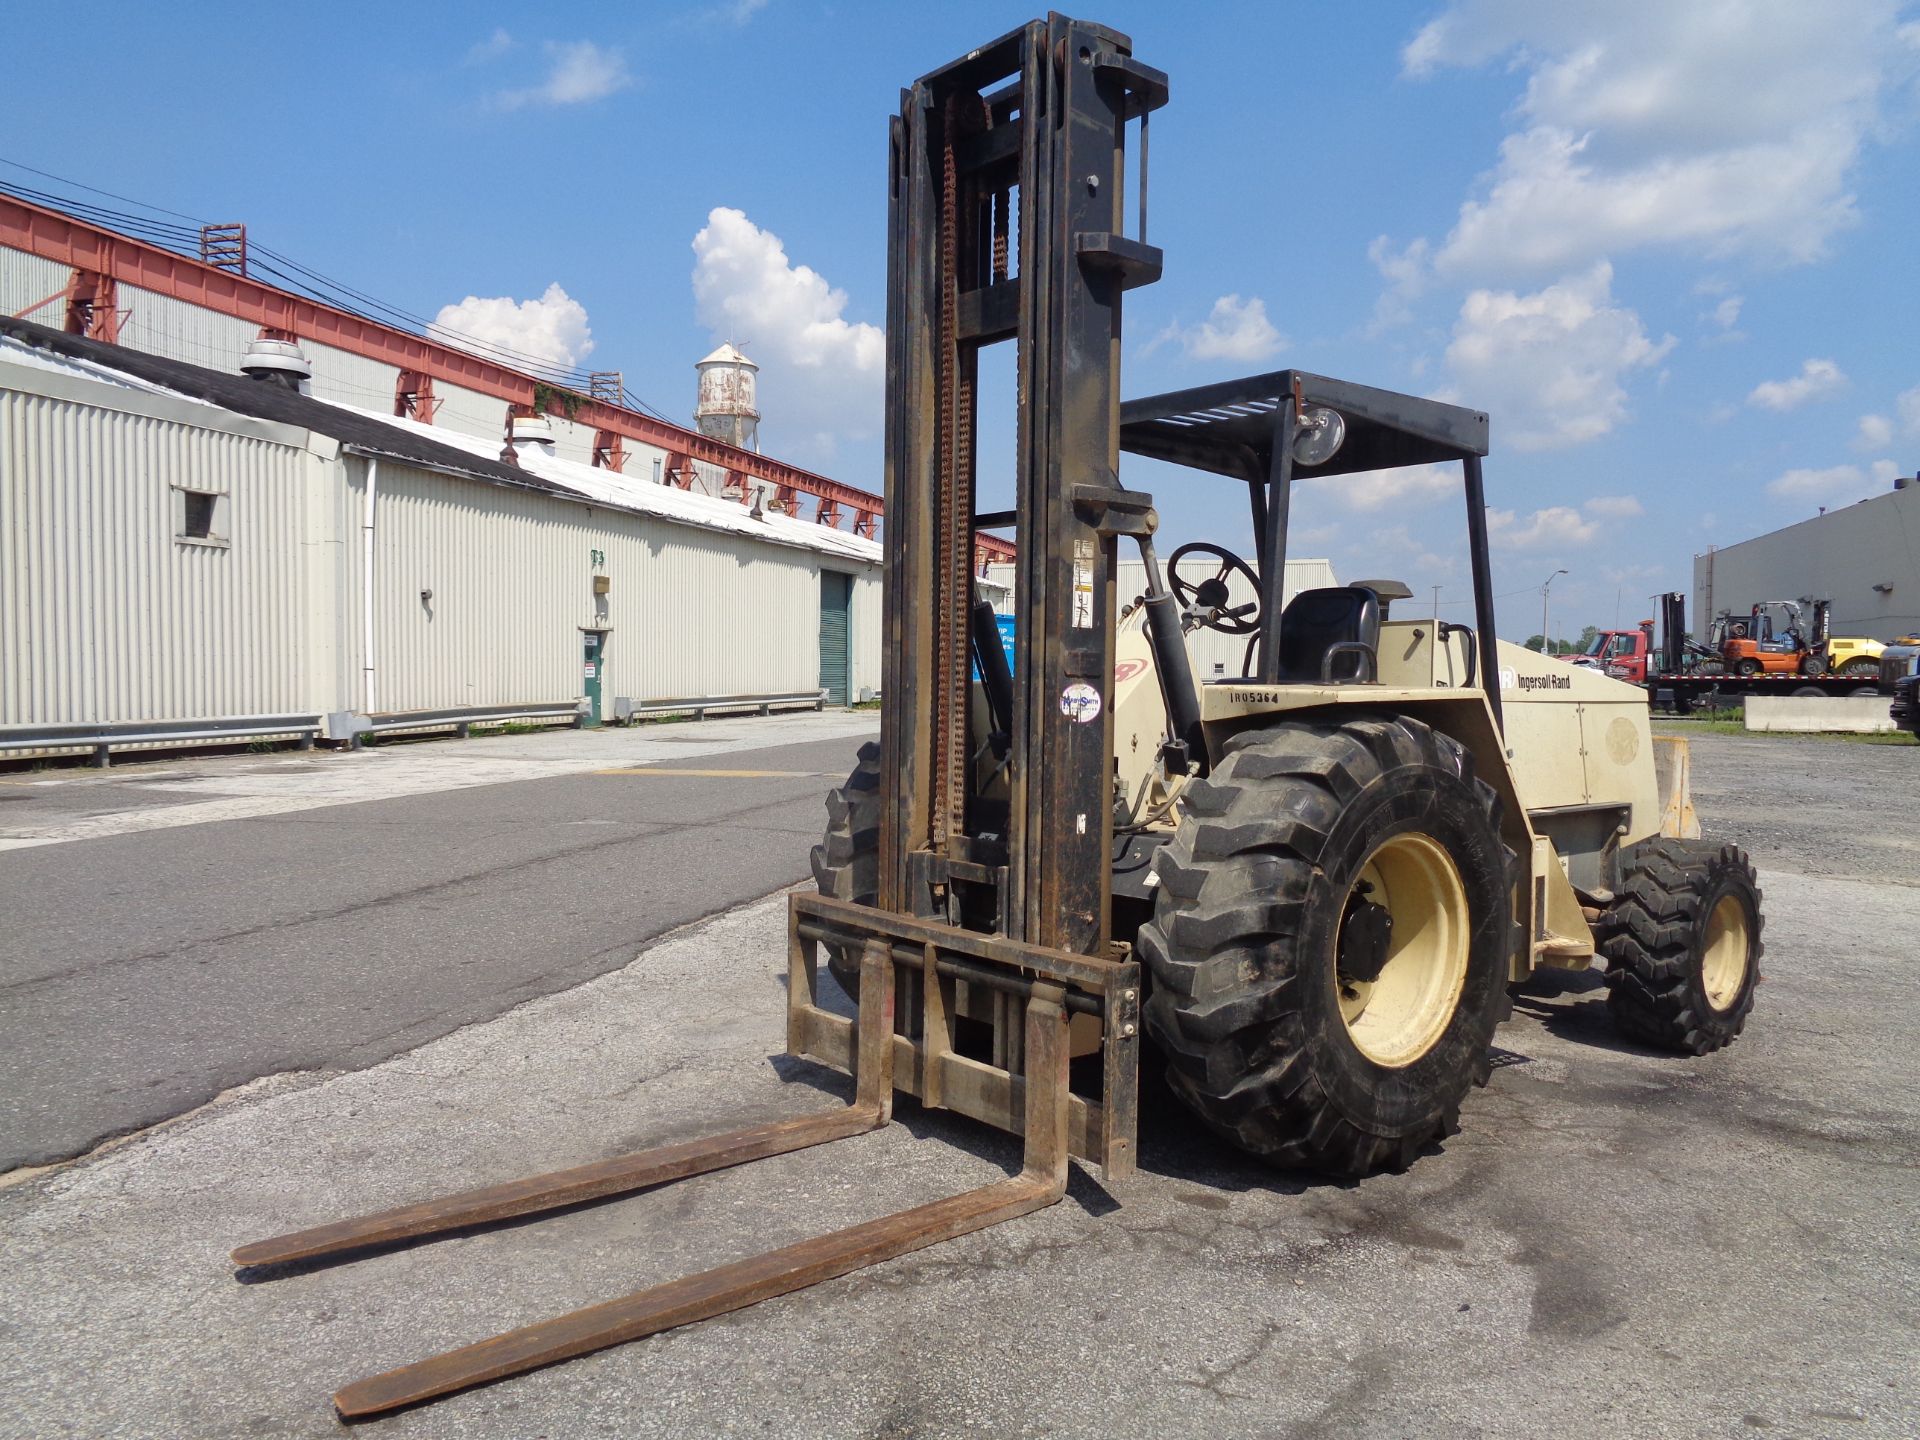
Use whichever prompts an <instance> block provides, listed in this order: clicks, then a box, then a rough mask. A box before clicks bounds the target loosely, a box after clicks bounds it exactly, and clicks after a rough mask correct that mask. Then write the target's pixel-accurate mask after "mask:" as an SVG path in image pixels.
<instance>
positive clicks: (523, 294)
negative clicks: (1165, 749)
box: [0, 0, 1920, 638]
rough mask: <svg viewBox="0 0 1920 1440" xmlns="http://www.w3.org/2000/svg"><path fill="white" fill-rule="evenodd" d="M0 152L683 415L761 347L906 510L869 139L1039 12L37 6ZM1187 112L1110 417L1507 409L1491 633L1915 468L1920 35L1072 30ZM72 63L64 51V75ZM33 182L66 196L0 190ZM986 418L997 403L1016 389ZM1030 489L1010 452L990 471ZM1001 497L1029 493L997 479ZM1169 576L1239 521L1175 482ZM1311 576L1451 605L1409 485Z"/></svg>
mask: <svg viewBox="0 0 1920 1440" xmlns="http://www.w3.org/2000/svg"><path fill="white" fill-rule="evenodd" d="M9 13H10V15H11V18H12V21H13V24H12V27H11V28H12V31H13V33H15V34H16V35H21V34H29V33H38V34H40V35H41V36H42V37H43V41H44V45H45V46H47V47H53V48H58V47H57V45H56V43H55V41H54V40H53V38H52V37H54V36H56V35H85V36H88V37H89V40H88V48H89V61H88V65H87V67H86V69H87V73H88V75H89V76H90V77H92V78H90V79H89V80H88V82H87V83H86V85H85V87H84V88H85V95H84V99H83V100H81V99H77V98H76V97H77V96H78V95H79V93H80V92H79V91H78V90H77V89H76V87H75V83H74V80H73V74H74V72H73V71H72V70H71V69H70V68H69V67H66V66H62V65H57V64H49V63H39V64H32V65H19V66H15V67H13V69H12V71H11V73H10V75H9V83H8V85H7V86H6V87H5V89H4V91H0V136H4V143H0V155H4V156H6V157H7V158H8V159H11V160H14V161H19V162H23V163H25V164H28V165H33V166H37V167H39V168H41V169H44V170H47V171H51V172H54V173H56V174H59V175H62V176H66V177H70V178H72V179H74V180H78V181H81V182H84V183H86V184H90V185H94V186H99V187H101V188H103V189H107V190H111V191H115V192H118V193H120V194H123V195H127V196H132V197H135V198H137V199H140V200H144V201H149V202H152V203H154V204H156V205H161V206H165V207H167V208H169V209H172V210H176V211H180V212H184V213H186V214H189V215H192V216H195V217H197V218H200V219H205V220H216V221H218V220H244V221H245V222H247V224H248V225H249V226H250V228H251V231H252V233H253V234H254V235H255V236H256V237H258V238H259V239H261V240H263V241H264V242H265V243H267V244H268V245H270V246H272V247H273V248H275V249H277V250H279V251H281V252H282V253H284V254H287V255H290V256H293V257H295V258H296V259H298V260H299V261H301V262H302V263H303V264H305V265H307V266H309V267H311V268H312V269H315V270H318V271H320V272H322V273H325V274H327V275H330V276H334V277H336V278H338V279H340V280H344V281H347V282H349V283H351V284H353V285H354V286H355V287H356V288H358V289H360V290H362V291H364V292H367V293H369V294H371V295H374V296H377V297H379V298H380V299H382V300H384V301H387V302H389V303H391V304H394V305H397V306H399V307H401V308H403V309H406V310H409V311H413V312H416V313H419V314H423V315H428V316H434V315H438V314H440V313H441V311H442V310H443V307H455V308H454V309H453V310H452V311H451V312H450V313H449V314H448V315H447V316H446V317H445V318H446V319H447V321H448V323H450V324H458V325H461V326H464V327H466V328H468V329H470V330H472V331H473V332H474V333H478V334H481V335H483V336H485V337H486V338H489V339H493V340H496V341H502V342H511V343H513V344H516V345H517V346H519V347H520V348H523V349H531V350H537V351H539V352H541V353H546V354H551V355H552V356H554V357H555V358H556V359H564V360H566V361H568V362H571V363H585V364H589V365H591V366H592V367H594V368H606V369H618V370H621V371H622V372H623V373H624V375H625V377H626V383H627V386H628V388H629V389H630V390H631V391H632V392H634V393H635V394H637V395H639V396H641V397H643V398H644V399H645V400H647V401H648V402H649V403H651V404H652V405H653V406H655V407H657V408H659V409H661V410H663V411H665V412H667V413H669V414H673V415H678V416H685V415H687V414H688V413H689V412H690V409H691V404H692V394H693V375H692V370H691V363H692V361H693V360H694V359H696V358H698V357H699V356H700V355H701V354H703V353H705V351H706V350H707V349H709V348H711V346H712V345H713V343H715V341H716V340H719V339H726V338H729V337H731V338H733V339H735V340H736V341H738V342H739V343H741V344H742V345H743V346H744V347H745V348H746V349H747V350H748V351H749V353H751V354H752V355H753V356H754V357H755V358H756V359H757V360H758V361H759V362H760V363H761V365H762V367H763V373H762V409H763V411H764V412H765V417H766V418H765V420H764V421H763V424H762V431H761V434H762V444H763V448H765V449H767V450H768V451H769V452H771V453H774V454H779V455H782V456H784V457H786V458H790V459H793V460H795V461H798V462H800V463H803V464H806V465H809V466H812V467H814V468H817V469H820V470H823V471H825V472H826V473H829V474H832V475H835V476H837V477H839V478H842V479H845V480H847V481H849V482H851V483H854V484H857V485H862V486H865V487H868V488H872V489H878V488H879V485H880V471H879V465H880V457H879V443H878V434H879V427H880V355H881V339H880V335H879V330H878V327H879V325H880V324H881V322H882V320H883V318H884V313H885V303H886V297H885V294H884V288H883V287H884V273H885V192H884V188H883V186H884V156H885V151H884V145H885V135H886V117H887V115H888V114H889V112H890V111H891V110H892V109H893V108H894V107H895V105H896V103H897V93H898V90H899V87H900V86H901V85H902V84H904V83H906V82H908V81H910V80H911V79H912V78H913V77H914V76H916V75H918V74H920V73H922V72H923V71H925V70H928V69H931V68H933V67H934V66H937V65H939V64H943V63H945V62H946V61H948V60H950V59H952V58H953V57H955V56H956V55H958V54H960V53H961V52H962V51H964V50H966V49H968V48H971V47H972V46H974V45H977V44H980V43H981V42H983V41H985V40H987V39H989V38H991V37H993V36H995V35H997V34H999V33H1002V32H1003V31H1005V30H1007V29H1010V28H1012V27H1013V26H1014V25H1016V24H1018V23H1019V22H1021V21H1022V20H1024V19H1027V18H1030V15H1031V12H1030V11H1029V10H1028V9H1027V8H1025V7H1021V6H1014V5H1007V4H998V3H993V4H976V5H972V6H958V5H949V6H914V5H901V4H891V5H879V4H853V3H844V0H843V3H838V4H833V5H819V4H809V3H803V0H765V3H754V0H744V3H739V0H735V3H719V4H713V5H706V6H702V5H700V4H697V3H696V4H688V5H668V4H658V5H645V6H635V5H595V4H576V5H572V6H569V7H566V8H565V9H564V10H559V9H556V10H553V11H550V12H548V11H543V10H541V9H539V8H537V7H527V6H511V7H509V6H490V5H485V4H472V5H462V6H452V5H414V6H407V7H396V6H388V5H382V6H377V7H376V6H371V5H354V4H334V5H329V6H324V7H322V6H302V7H294V6H282V7H250V8H244V9H243V8H240V7H214V6H202V7H158V6H145V5H124V6H98V5H86V4H65V5H62V6H59V7H57V8H56V7H51V6H44V7H42V6H33V5H25V4H14V5H12V6H10V7H9ZM1086 13H1087V16H1088V18H1093V19H1098V20H1101V21H1103V22H1105V23H1108V24H1111V25H1113V26H1115V27H1117V28H1119V29H1122V30H1125V31H1127V32H1128V33H1130V34H1131V35H1132V36H1133V39H1134V49H1135V54H1136V55H1137V56H1138V57H1139V58H1141V59H1142V60H1144V61H1146V62H1147V63H1148V64H1151V65H1155V66H1158V67H1159V68H1161V69H1163V70H1166V71H1167V72H1168V73H1169V76H1170V78H1171V82H1172V100H1171V102H1170V103H1169V105H1168V106H1167V107H1166V108H1165V109H1164V110H1162V111H1161V112H1159V113H1158V114H1157V115H1156V116H1155V118H1154V132H1153V178H1152V199H1153V208H1152V215H1151V222H1150V224H1151V238H1152V239H1153V241H1154V242H1155V243H1156V244H1158V245H1161V246H1162V247H1164V248H1165V250H1166V252H1167V264H1166V277H1165V279H1164V280H1163V281H1162V282H1161V283H1160V284H1158V285H1156V286H1152V287H1150V288H1148V289H1145V290H1141V291H1136V292H1134V293H1133V294H1132V295H1131V296H1130V297H1129V300H1128V311H1127V336H1128V343H1127V347H1126V358H1125V371H1124V375H1123V387H1124V390H1125V393H1127V394H1129V395H1138V394H1147V393H1152V392H1153V391H1156V390H1162V389H1172V388H1179V387H1184V386H1188V385H1194V384H1201V383H1205V382H1207V381H1211V380H1217V379H1225V378H1230V377H1232V376H1235V375H1239V374H1245V373H1250V372H1256V371H1260V370H1268V369H1277V368H1280V367H1282V366H1287V365H1297V366H1299V367H1301V368H1303V369H1308V370H1314V371H1320V372H1323V373H1328V374H1334V375H1339V376H1342V377H1344V378H1348V379H1353V380H1358V381H1362V382H1365V383H1369V384H1375V385H1381V386H1385V387H1388V388H1394V389H1405V390H1411V391H1415V392H1418V393H1423V394H1434V395H1440V396H1444V397H1447V398H1454V399H1458V400H1459V401H1461V402H1462V403H1465V404H1470V405H1473V406H1475V407H1476V408H1481V409H1486V410H1488V411H1489V412H1490V413H1491V415H1492V418H1493V436H1494V447H1493V455H1492V457H1491V459H1490V461H1489V464H1488V470H1487V480H1488V494H1489V500H1490V503H1491V505H1492V506H1493V508H1494V516H1493V519H1494V532H1495V545H1496V553H1495V566H1496V573H1497V577H1498V589H1499V590H1500V591H1501V592H1503V594H1508V595H1510V596H1511V597H1514V598H1508V599H1507V600H1506V602H1505V605H1504V608H1503V613H1502V626H1501V628H1502V630H1503V631H1505V632H1507V633H1508V634H1510V635H1513V636H1514V637H1516V638H1519V637H1523V636H1525V635H1526V634H1527V633H1530V632H1531V631H1532V630H1534V629H1537V627H1538V621H1537V618H1536V617H1537V615H1538V613H1539V604H1538V599H1539V597H1538V589H1539V585H1540V582H1541V580H1542V579H1543V578H1544V577H1545V576H1546V575H1547V574H1548V573H1549V572H1551V571H1553V570H1555V569H1558V568H1561V567H1565V568H1566V569H1567V570H1568V571H1569V572H1570V573H1569V574H1568V575H1567V576H1566V577H1564V578H1563V579H1560V580H1559V581H1557V582H1556V584H1555V587H1554V614H1555V628H1556V630H1558V629H1560V628H1561V627H1562V626H1563V625H1564V627H1565V628H1566V630H1567V633H1569V634H1572V633H1574V632H1575V631H1577V630H1578V628H1579V626H1580V625H1581V624H1583V623H1599V624H1603V625H1605V624H1611V623H1613V621H1614V619H1615V617H1616V614H1617V615H1618V617H1619V618H1620V619H1621V620H1623V621H1625V622H1627V623H1631V622H1632V621H1633V620H1635V619H1638V618H1639V617H1640V616H1641V615H1643V614H1645V613H1650V612H1649V611H1648V610H1647V603H1646V597H1647V596H1648V595H1650V594H1652V593H1654V592H1655V591H1658V590H1661V589H1667V588H1688V587H1689V586H1690V578H1691V568H1690V558H1691V556H1692V555H1693V554H1695V553H1696V552H1698V551H1701V550H1704V549H1705V548H1707V546H1708V545H1709V544H1729V543H1732V542H1734V541H1737V540H1740V539H1743V538H1746V537H1748V536H1750V535H1753V534H1756V533H1760V532H1762V531H1765V530H1771V529H1774V528H1777V527H1778V526H1780V525H1783V524H1787V523H1790V522H1792V521H1795V520H1799V519H1803V518H1805V517H1806V516H1808V515H1811V514H1813V513H1814V512H1815V511H1816V510H1817V509H1818V507H1819V506H1821V505H1829V506H1832V505H1838V504H1845V503H1848V502H1851V501H1853V500H1857V499H1859V498H1861V497H1862V496H1864V495H1867V494H1872V493H1878V492H1879V491H1881V490H1883V489H1885V488H1886V487H1887V485H1888V484H1889V483H1890V481H1891V477H1892V476H1893V474H1895V473H1896V472H1898V473H1905V474H1912V473H1914V471H1915V468H1916V466H1917V465H1920V352H1917V351H1916V347H1915V346H1914V343H1913V336H1914V331H1915V320H1916V318H1917V312H1920V279H1917V278H1916V267H1915V263H1914V256H1915V251H1916V246H1915V242H1914V236H1915V234H1916V233H1917V232H1920V224H1917V222H1920V183H1916V182H1920V164H1916V153H1917V152H1916V148H1915V147H1916V138H1917V137H1920V130H1917V129H1916V124H1915V121H1916V119H1917V118H1920V117H1917V116H1916V108H1917V106H1916V102H1917V101H1920V88H1917V87H1916V78H1915V77H1916V73H1917V72H1920V8H1916V7H1915V6H1913V5H1910V4H1909V5H1901V4H1897V3H1893V0H1822V3H1821V4H1818V5H1808V4H1804V3H1800V0H1776V3H1763V0H1744V3H1736V0H1697V3H1689V4H1686V5H1673V4H1671V3H1619V0H1614V3H1597V0H1564V3H1556V4H1553V5H1539V4H1536V3H1530V0H1459V3H1453V4H1445V3H1436V4H1389V3H1379V4H1370V5H1352V4H1345V5H1332V4H1320V3H1297V4H1285V5H1282V4H1266V5H1244V6H1242V5H1218V6H1206V7H1202V6H1188V7H1178V8H1176V7H1172V6H1166V5H1144V4H1135V3H1114V4H1110V5H1107V6H1105V7H1104V8H1102V9H1099V10H1097V11H1096V10H1089V11H1087V12H1086ZM46 53H52V50H51V49H48V50H46ZM0 173H4V174H5V175H6V177H7V178H8V179H10V180H15V181H25V182H28V183H37V182H35V181H34V178H33V177H31V176H26V175H24V174H23V173H22V172H20V171H18V170H0ZM1003 388H1004V387H1003ZM983 445H984V449H985V452H986V454H987V456H988V462H987V469H988V471H989V484H990V486H991V484H992V483H994V478H993V474H992V472H994V471H995V470H996V468H998V469H999V470H1000V472H1001V473H1002V474H1003V473H1004V466H998V467H996V464H995V462H994V460H993V458H992V457H994V456H995V455H1009V456H1010V451H1011V426H1010V421H1006V420H1000V419H995V420H992V421H990V422H989V423H988V425H987V426H986V428H985V430H984V432H983ZM1008 463H1010V461H1009V462H1008ZM1123 478H1124V479H1126V480H1127V481H1128V482H1129V483H1134V484H1139V485H1142V486H1143V487H1145V488H1149V489H1152V490H1153V491H1154V492H1155V494H1156V496H1157V498H1158V500H1159V503H1160V508H1161V512H1162V516H1163V533H1164V534H1165V535H1166V536H1167V538H1168V539H1170V540H1172V541H1175V542H1177V541H1179V540H1183V539H1189V538H1199V537H1202V536H1205V537H1208V538H1216V539H1220V540H1223V541H1225V542H1226V543H1229V544H1232V545H1235V546H1237V547H1240V548H1243V549H1250V545H1249V544H1248V523H1247V519H1246V516H1245V513H1244V509H1243V501H1242V499H1241V496H1240V495H1239V494H1238V493H1237V491H1236V493H1228V492H1227V491H1226V490H1225V489H1224V488H1223V486H1222V485H1221V484H1220V482H1217V481H1213V480H1210V479H1207V478H1205V477H1191V478H1189V477H1188V476H1186V475H1184V474H1182V473H1181V472H1175V471H1170V470H1166V469H1164V468H1161V467H1153V466H1145V465H1141V466H1139V467H1137V468H1134V467H1130V468H1129V469H1128V470H1127V471H1125V472H1124V474H1123ZM1296 526H1297V530H1296V545H1295V553H1297V554H1324V555H1328V556H1330V557H1331V558H1332V559H1333V560H1334V562H1335V565H1336V567H1337V568H1338V570H1339V572H1340V573H1341V575H1342V576H1344V577H1355V578H1358V577H1364V576H1388V575H1395V576H1399V577H1400V578H1403V579H1405V580H1407V581H1408V582H1409V583H1410V584H1412V585H1413V586H1414V587H1415V589H1416V592H1417V593H1419V594H1420V595H1421V596H1422V597H1423V598H1425V597H1426V596H1427V595H1428V594H1429V587H1431V586H1433V585H1441V586H1443V587H1445V588H1444V589H1443V592H1442V599H1443V603H1445V604H1450V605H1454V606H1456V607H1459V608H1461V609H1464V602H1465V598H1466V590H1465V586H1464V563H1463V555H1462V546H1461V543H1460V535H1461V528H1462V522H1461V512H1460V503H1459V499H1458V494H1457V490H1456V489H1455V488H1454V484H1453V481H1452V480H1451V479H1450V478H1447V477H1435V476H1429V475H1424V474H1420V473H1418V472H1415V473H1411V474H1403V475H1398V476H1390V477H1380V478H1378V479H1375V480H1372V481H1369V482H1366V483H1363V484H1361V485H1357V486H1348V487H1343V488H1342V489H1341V490H1338V491H1335V490H1334V489H1333V488H1332V487H1331V486H1326V485H1321V486H1304V487H1302V494H1301V496H1300V498H1299V500H1298V502H1297V506H1296Z"/></svg>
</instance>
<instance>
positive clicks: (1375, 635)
mask: <svg viewBox="0 0 1920 1440" xmlns="http://www.w3.org/2000/svg"><path fill="white" fill-rule="evenodd" d="M1340 644H1360V645H1365V646H1366V647H1367V649H1368V650H1369V651H1370V652H1376V653H1377V651H1378V649H1379V645H1380V597H1379V596H1378V595H1376V594H1375V593H1374V592H1373V591H1372V590H1370V589H1368V588H1367V587H1366V586H1364V585H1340V586H1332V587H1328V588H1326V589H1321V590H1302V591H1301V592H1300V593H1299V594H1298V595H1296V596H1294V597H1293V599H1291V600H1290V601H1288V602H1287V608H1286V609H1285V610H1283V611H1281V612H1280V679H1281V680H1282V681H1283V682H1290V683H1293V684H1296V685H1298V684H1308V685H1318V684H1320V683H1321V679H1322V676H1321V667H1322V664H1323V662H1324V661H1325V660H1326V656H1327V651H1328V650H1330V649H1331V648H1332V647H1333V646H1335V645H1340ZM1374 670H1375V666H1374V664H1372V663H1369V662H1368V661H1367V660H1366V659H1363V658H1362V657H1361V655H1360V654H1359V653H1358V652H1357V651H1352V650H1348V651H1345V652H1343V653H1341V654H1339V655H1336V656H1335V657H1334V660H1333V670H1332V675H1331V678H1332V679H1333V680H1335V681H1341V682H1352V681H1355V680H1370V679H1372V678H1373V676H1374Z"/></svg>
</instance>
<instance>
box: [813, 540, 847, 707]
mask: <svg viewBox="0 0 1920 1440" xmlns="http://www.w3.org/2000/svg"><path fill="white" fill-rule="evenodd" d="M852 600H853V577H852V576H851V575H841V574H838V573H837V572H835V571H832V570H823V571H821V572H820V688H821V689H823V690H825V691H826V692H827V703H828V704H829V705H845V704H847V703H848V702H849V701H850V700H851V698H852V697H851V696H850V695H849V694H848V693H847V687H848V673H849V670H850V667H851V661H850V658H849V651H848V637H849V634H850V629H849V625H848V620H847V610H848V607H849V606H850V605H851V603H852Z"/></svg>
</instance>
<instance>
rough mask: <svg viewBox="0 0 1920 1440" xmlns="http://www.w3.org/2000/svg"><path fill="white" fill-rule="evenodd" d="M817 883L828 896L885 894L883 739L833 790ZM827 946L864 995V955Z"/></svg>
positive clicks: (843, 975) (843, 978)
mask: <svg viewBox="0 0 1920 1440" xmlns="http://www.w3.org/2000/svg"><path fill="white" fill-rule="evenodd" d="M812 859H813V883H814V884H815V885H816V886H817V887H818V888H819V890H820V893H821V894H822V895H830V896H832V897H833V898H834V899H836V900H851V901H852V902H853V903H854V904H855V905H872V904H875V903H876V902H878V900H879V898H880V744H879V742H878V741H875V740H869V741H868V742H867V743H866V744H865V745H862V746H861V747H860V757H859V761H858V763H856V764H855V765H854V767H853V773H852V774H851V775H849V776H847V783H846V784H844V785H837V786H835V787H834V788H833V789H831V790H829V791H828V792H827V831H826V834H825V835H824V836H822V837H821V840H820V843H819V844H818V845H816V846H814V847H813V855H812ZM821 948H822V949H824V950H825V951H826V955H827V969H828V970H830V971H832V972H833V978H834V979H835V980H838V981H839V982H840V988H841V989H843V990H845V991H846V992H847V994H848V995H850V996H852V997H853V998H854V999H855V1000H858V999H859V998H860V957H859V956H858V955H856V954H853V953H852V952H851V951H848V950H846V949H844V948H843V947H842V946H838V945H825V946H822V947H821Z"/></svg>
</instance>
